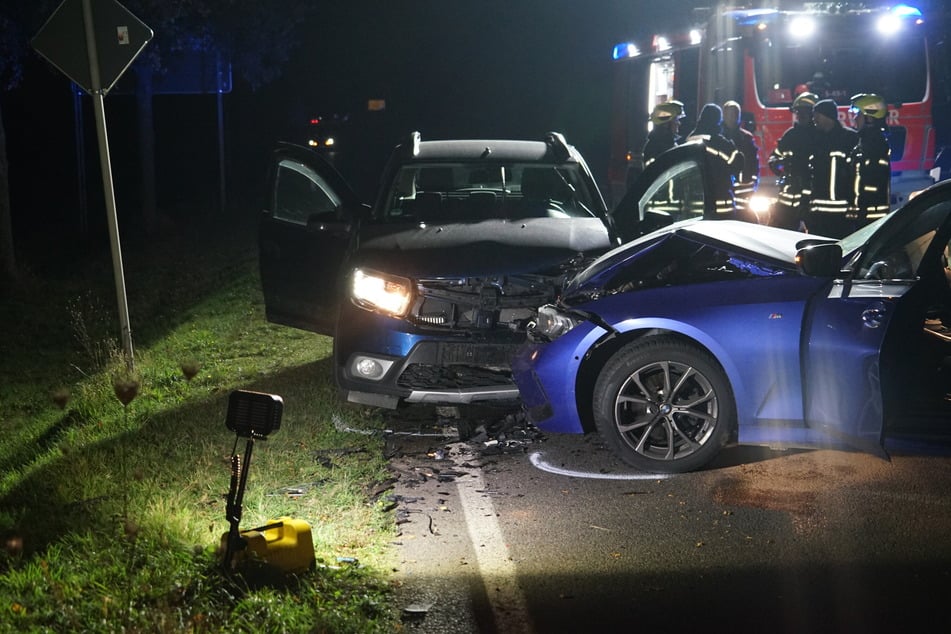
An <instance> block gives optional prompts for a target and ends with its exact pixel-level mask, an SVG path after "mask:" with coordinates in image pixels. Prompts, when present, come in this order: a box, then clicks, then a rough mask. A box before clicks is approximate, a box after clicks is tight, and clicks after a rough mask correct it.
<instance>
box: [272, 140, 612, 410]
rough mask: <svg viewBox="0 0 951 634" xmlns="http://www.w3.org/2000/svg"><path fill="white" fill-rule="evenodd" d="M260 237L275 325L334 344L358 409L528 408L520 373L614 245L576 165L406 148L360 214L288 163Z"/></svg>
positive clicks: (307, 164) (339, 377) (303, 166)
mask: <svg viewBox="0 0 951 634" xmlns="http://www.w3.org/2000/svg"><path fill="white" fill-rule="evenodd" d="M268 182H269V191H270V195H269V198H268V200H267V203H266V205H265V208H264V213H263V214H262V216H261V222H260V236H259V239H260V243H259V250H260V254H259V256H260V270H261V283H262V288H263V294H264V301H265V307H266V313H267V317H268V319H269V320H271V321H273V322H277V323H281V324H286V325H290V326H294V327H298V328H303V329H308V330H313V331H315V332H319V333H323V334H327V335H330V336H332V337H333V338H334V363H333V368H334V376H335V377H336V382H337V384H338V386H339V387H340V390H341V393H342V395H343V397H344V398H345V399H346V400H347V401H350V402H354V403H359V404H363V405H370V406H378V407H385V408H395V407H397V406H399V405H401V404H403V403H428V404H443V405H466V404H474V403H485V402H492V401H495V402H506V401H508V402H513V403H514V402H517V399H518V389H517V387H516V386H515V383H514V382H513V380H512V377H511V368H510V361H511V357H512V356H513V354H514V353H515V351H517V349H518V348H519V346H521V345H522V344H524V343H525V341H526V326H527V324H528V323H530V322H531V320H532V318H533V317H534V314H535V309H536V308H537V307H538V306H539V305H541V304H544V303H546V302H549V301H553V300H554V298H555V296H556V293H557V289H558V288H560V285H561V283H562V282H563V280H564V275H565V271H566V270H568V269H570V268H571V267H573V266H576V265H577V264H578V263H579V262H584V261H592V260H593V259H594V258H595V257H596V256H597V255H600V254H603V253H604V252H606V251H608V250H609V249H611V248H612V247H614V246H616V245H617V244H619V241H618V239H617V238H616V237H615V236H614V234H613V231H612V229H611V227H612V223H611V221H610V219H609V217H608V212H607V208H606V206H605V203H604V200H603V198H602V196H601V193H600V191H599V190H598V187H597V185H596V184H595V181H594V178H593V177H592V175H591V171H590V170H589V168H588V166H587V165H586V164H585V162H584V159H583V158H582V157H581V155H580V154H579V153H578V151H577V150H576V149H575V148H574V147H573V146H571V145H569V144H568V143H567V142H566V141H565V138H564V137H563V136H562V135H561V134H558V133H551V134H549V135H547V137H546V138H545V139H543V140H537V141H524V140H510V139H503V140H432V141H430V140H423V139H421V138H420V136H419V134H414V135H411V136H409V137H408V138H407V139H406V140H405V141H404V142H403V143H401V144H400V145H399V146H398V147H397V148H396V149H395V150H394V152H393V154H392V156H391V158H390V160H389V162H388V164H387V165H386V167H385V168H384V170H383V174H382V177H381V181H380V188H379V191H378V193H377V195H376V198H375V200H374V201H373V202H372V204H364V203H363V201H362V200H360V198H359V197H358V196H357V195H356V194H355V193H354V192H353V190H352V189H351V188H350V187H349V186H348V185H347V183H346V182H345V180H344V179H343V177H342V176H341V175H340V174H339V173H338V172H337V171H336V170H335V169H334V168H333V167H332V166H331V165H330V164H329V163H328V162H327V161H326V160H324V159H323V158H322V157H321V156H320V155H319V154H318V153H316V152H314V151H311V150H308V149H306V148H303V147H300V146H293V145H283V146H281V147H279V148H277V149H276V150H275V151H274V153H273V155H272V157H271V163H270V176H269V181H268Z"/></svg>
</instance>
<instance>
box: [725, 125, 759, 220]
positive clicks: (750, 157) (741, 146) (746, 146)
mask: <svg viewBox="0 0 951 634" xmlns="http://www.w3.org/2000/svg"><path fill="white" fill-rule="evenodd" d="M723 136H725V137H726V138H728V139H730V140H731V141H733V144H734V145H735V146H736V149H737V151H738V152H739V153H740V154H742V156H743V158H742V160H741V161H740V166H741V167H740V176H739V178H738V179H737V181H736V184H735V185H734V188H733V193H734V194H735V195H736V198H737V204H739V203H740V200H741V199H742V200H744V201H745V200H746V199H748V198H749V197H750V196H752V195H753V192H754V191H756V183H757V181H758V180H759V148H758V147H756V137H754V136H753V134H752V133H751V132H750V131H749V130H746V129H744V128H740V127H736V128H727V127H724V128H723Z"/></svg>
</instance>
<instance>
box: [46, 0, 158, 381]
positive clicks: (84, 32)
mask: <svg viewBox="0 0 951 634" xmlns="http://www.w3.org/2000/svg"><path fill="white" fill-rule="evenodd" d="M151 39H152V29H150V28H149V27H147V26H145V24H143V23H142V22H141V21H140V20H139V19H138V18H137V17H135V16H134V15H132V14H131V13H129V11H128V10H126V8H125V7H123V6H122V5H121V4H119V3H118V2H116V1H115V0H63V3H62V4H61V5H59V8H57V9H56V11H55V12H53V15H51V16H50V19H49V20H47V21H46V24H44V25H43V27H42V28H41V29H40V31H39V33H37V34H36V36H35V37H34V38H33V42H32V44H33V48H35V49H36V51H37V52H38V53H39V54H40V55H42V56H43V57H45V58H46V59H48V60H49V61H50V63H51V64H53V66H55V67H56V68H58V69H60V70H61V71H63V73H64V74H65V75H66V76H67V77H69V78H70V79H72V80H73V83H75V84H77V85H78V86H80V87H81V88H82V89H83V90H85V91H86V92H88V93H89V94H90V95H91V96H92V102H93V107H94V108H95V111H96V133H97V136H98V138H99V162H100V167H101V168H102V187H103V191H104V193H105V197H106V212H107V215H108V220H109V222H108V225H109V242H110V245H111V247H112V268H113V276H114V277H115V281H116V295H117V296H118V300H119V325H120V327H121V330H122V347H123V349H124V351H125V357H126V363H127V364H128V366H129V368H130V369H132V367H133V357H132V355H133V351H132V327H131V326H130V324H129V304H128V300H127V299H126V292H125V274H124V273H123V271H122V248H121V246H120V245H119V221H118V214H117V213H116V194H115V187H114V186H113V183H112V163H111V161H110V158H109V138H108V136H107V134H106V110H105V104H104V101H105V95H106V93H107V92H109V89H110V88H112V86H113V85H114V84H115V83H116V81H118V79H119V77H121V76H122V73H124V72H125V71H126V69H127V68H128V67H129V65H130V64H132V61H133V60H134V59H135V58H136V57H137V56H138V55H139V53H140V52H141V51H142V49H143V48H145V45H146V44H148V42H149V40H151Z"/></svg>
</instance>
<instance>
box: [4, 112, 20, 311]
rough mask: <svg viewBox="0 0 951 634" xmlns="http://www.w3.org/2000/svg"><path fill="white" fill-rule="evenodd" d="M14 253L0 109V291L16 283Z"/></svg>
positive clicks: (5, 146) (5, 147) (5, 138)
mask: <svg viewBox="0 0 951 634" xmlns="http://www.w3.org/2000/svg"><path fill="white" fill-rule="evenodd" d="M18 278H19V274H18V271H17V263H16V254H15V252H14V250H13V213H12V210H11V209H10V165H9V163H8V162H7V134H6V130H5V129H4V127H3V112H2V110H0V293H2V291H4V290H6V289H9V288H12V287H13V286H14V284H16V282H17V279H18Z"/></svg>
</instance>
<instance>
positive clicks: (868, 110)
mask: <svg viewBox="0 0 951 634" xmlns="http://www.w3.org/2000/svg"><path fill="white" fill-rule="evenodd" d="M849 111H850V112H851V113H852V115H853V116H854V117H855V127H856V129H857V130H858V143H857V144H856V145H855V148H854V149H853V150H852V153H851V155H850V156H849V163H850V164H851V170H852V176H853V189H852V197H853V198H852V208H851V209H850V210H849V215H850V216H851V217H852V218H853V219H854V222H855V228H858V227H861V226H863V225H865V224H867V223H869V222H871V221H873V220H875V219H877V218H881V217H882V216H884V215H885V214H887V213H888V211H889V204H890V202H891V192H890V189H889V185H890V181H891V175H892V170H891V148H890V147H889V145H888V125H887V123H886V115H887V114H888V105H887V104H886V103H885V100H884V99H883V98H882V97H881V96H879V95H876V94H866V93H860V94H858V95H855V96H854V97H852V106H851V108H849Z"/></svg>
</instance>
